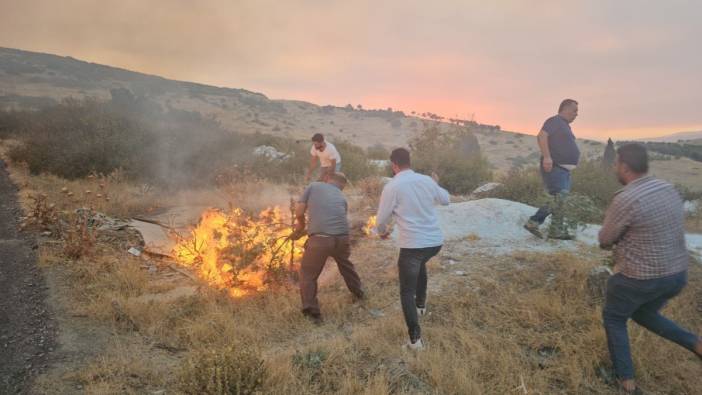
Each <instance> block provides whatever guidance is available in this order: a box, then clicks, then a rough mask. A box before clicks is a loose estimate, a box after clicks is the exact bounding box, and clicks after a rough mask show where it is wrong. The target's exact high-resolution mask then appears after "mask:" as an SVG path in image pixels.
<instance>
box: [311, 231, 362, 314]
mask: <svg viewBox="0 0 702 395" xmlns="http://www.w3.org/2000/svg"><path fill="white" fill-rule="evenodd" d="M350 256H351V243H350V242H349V237H348V236H310V238H309V239H307V244H306V245H305V253H304V255H303V256H302V263H301V264H300V296H301V297H302V311H303V312H304V313H306V314H309V315H312V316H318V315H319V314H320V309H319V300H317V279H318V278H319V275H320V274H321V273H322V269H324V264H325V263H326V262H327V258H329V257H332V258H334V260H335V261H336V265H337V267H338V268H339V273H341V276H342V277H343V278H344V282H345V283H346V286H347V287H348V289H349V291H351V293H352V294H354V295H356V297H359V298H362V297H363V286H362V284H361V279H360V277H358V273H356V268H355V267H354V266H353V263H351V261H350V260H349V257H350Z"/></svg>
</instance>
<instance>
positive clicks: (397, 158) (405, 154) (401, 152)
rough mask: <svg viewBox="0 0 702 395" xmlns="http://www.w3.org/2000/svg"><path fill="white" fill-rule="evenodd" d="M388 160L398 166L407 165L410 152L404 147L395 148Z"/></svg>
mask: <svg viewBox="0 0 702 395" xmlns="http://www.w3.org/2000/svg"><path fill="white" fill-rule="evenodd" d="M390 162H392V163H394V164H395V165H397V166H399V167H409V165H410V153H409V151H407V150H406V149H404V148H395V149H394V150H392V153H391V154H390Z"/></svg>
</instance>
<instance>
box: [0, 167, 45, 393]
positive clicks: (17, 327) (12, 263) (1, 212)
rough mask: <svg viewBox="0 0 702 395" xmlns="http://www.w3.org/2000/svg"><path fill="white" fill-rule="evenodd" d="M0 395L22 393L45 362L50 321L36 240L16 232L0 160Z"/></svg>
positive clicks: (13, 200) (12, 194)
mask: <svg viewBox="0 0 702 395" xmlns="http://www.w3.org/2000/svg"><path fill="white" fill-rule="evenodd" d="M0 202H1V203H0V393H2V394H13V393H26V392H27V391H28V388H29V386H30V383H31V381H32V379H33V377H35V376H36V375H37V374H39V373H40V372H42V371H44V370H45V369H46V368H47V367H48V364H49V363H50V358H51V357H50V354H51V352H52V351H53V350H54V347H55V337H56V328H57V326H56V322H55V320H54V319H53V315H52V313H51V309H50V308H49V307H48V306H47V303H46V298H47V287H46V282H45V279H44V277H43V275H42V272H41V270H40V269H39V268H38V267H37V256H36V241H35V240H34V239H33V238H32V237H31V236H29V235H26V234H20V233H19V232H18V231H17V220H18V217H19V216H20V214H21V211H20V207H19V205H18V202H17V189H16V187H15V186H14V185H13V184H12V182H11V181H10V179H9V177H8V174H7V171H6V170H5V163H4V162H3V161H2V160H0Z"/></svg>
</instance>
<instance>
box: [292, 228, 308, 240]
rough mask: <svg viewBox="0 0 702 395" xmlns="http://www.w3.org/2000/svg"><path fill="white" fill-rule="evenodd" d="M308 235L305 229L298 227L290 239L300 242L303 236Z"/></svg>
mask: <svg viewBox="0 0 702 395" xmlns="http://www.w3.org/2000/svg"><path fill="white" fill-rule="evenodd" d="M306 235H307V232H305V228H304V227H302V228H300V227H298V228H296V229H295V230H294V231H293V232H292V233H291V234H290V236H288V237H289V238H290V240H299V239H301V238H302V237H303V236H306Z"/></svg>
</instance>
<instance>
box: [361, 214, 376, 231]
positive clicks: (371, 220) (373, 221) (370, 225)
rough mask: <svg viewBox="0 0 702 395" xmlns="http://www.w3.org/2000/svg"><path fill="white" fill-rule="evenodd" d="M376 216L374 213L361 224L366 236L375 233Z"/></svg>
mask: <svg viewBox="0 0 702 395" xmlns="http://www.w3.org/2000/svg"><path fill="white" fill-rule="evenodd" d="M377 222H378V217H376V216H375V215H373V216H371V217H370V218H368V222H366V224H365V225H364V226H363V234H365V235H366V236H372V235H374V234H376V233H375V232H376V230H375V226H376V225H377Z"/></svg>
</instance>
